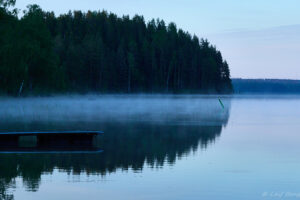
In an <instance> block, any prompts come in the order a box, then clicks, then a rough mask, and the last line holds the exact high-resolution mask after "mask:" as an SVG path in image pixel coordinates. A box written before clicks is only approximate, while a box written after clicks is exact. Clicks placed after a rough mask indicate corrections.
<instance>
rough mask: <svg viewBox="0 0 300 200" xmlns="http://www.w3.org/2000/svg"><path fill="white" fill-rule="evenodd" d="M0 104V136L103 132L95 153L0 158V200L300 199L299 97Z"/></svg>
mask: <svg viewBox="0 0 300 200" xmlns="http://www.w3.org/2000/svg"><path fill="white" fill-rule="evenodd" d="M221 99H222V101H223V103H224V106H225V108H224V109H223V108H222V106H221V105H220V103H219V101H218V97H216V96H209V97H206V96H104V97H98V96H85V97H82V96H73V97H56V98H25V99H10V98H2V99H0V101H1V105H0V109H1V113H0V129H1V131H43V130H103V131H104V132H105V134H104V135H102V136H100V137H98V138H97V142H98V144H99V147H100V148H101V149H102V150H103V152H101V153H81V154H71V153H67V154H66V153H65V154H3V153H1V152H0V199H39V200H40V199H45V200H48V199H49V200H50V199H80V200H81V199H89V200H93V199H128V200H132V199H149V200H153V199H166V200H176V199H207V200H209V199H212V200H214V199H216V200H217V199H220V200H224V199H229V200H235V199H236V200H241V199H243V200H245V199H246V200H247V199H251V200H252V199H266V200H268V199H300V132H299V130H300V101H299V100H300V97H287V96H282V97H233V98H230V97H225V96H224V97H221Z"/></svg>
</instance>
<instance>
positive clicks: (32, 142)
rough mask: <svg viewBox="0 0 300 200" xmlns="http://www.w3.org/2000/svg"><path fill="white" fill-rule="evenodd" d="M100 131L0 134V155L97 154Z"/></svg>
mask: <svg viewBox="0 0 300 200" xmlns="http://www.w3.org/2000/svg"><path fill="white" fill-rule="evenodd" d="M101 134H103V132H102V131H45V132H6V133H0V153H99V152H101V150H100V149H99V148H98V147H97V141H96V137H97V136H98V135H101Z"/></svg>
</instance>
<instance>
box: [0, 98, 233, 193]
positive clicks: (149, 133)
mask: <svg viewBox="0 0 300 200" xmlns="http://www.w3.org/2000/svg"><path fill="white" fill-rule="evenodd" d="M176 101H177V100H176ZM185 101H187V100H181V104H180V102H176V103H174V102H172V101H171V102H170V101H169V102H168V108H167V110H165V111H166V112H164V115H163V116H161V117H159V116H160V115H159V113H160V112H161V110H160V109H159V108H160V105H152V112H151V109H147V110H145V109H144V110H143V109H139V110H138V111H137V112H134V111H132V110H131V111H130V112H129V113H126V114H124V112H123V111H120V112H121V114H120V115H122V120H120V119H118V117H117V116H114V115H113V114H112V113H113V112H114V113H115V115H118V112H117V111H116V110H114V111H108V109H106V111H105V112H106V114H107V113H109V112H110V113H109V114H107V116H106V117H105V116H103V115H101V117H95V116H94V117H91V116H90V115H94V114H95V113H94V112H92V113H89V114H90V115H89V114H86V113H85V114H83V113H82V115H85V116H86V118H85V119H84V120H82V118H81V116H80V115H79V116H80V117H79V118H76V120H74V118H73V119H70V118H65V119H64V120H54V119H52V120H50V118H51V117H49V116H48V117H47V120H43V119H42V117H40V119H41V120H36V116H38V115H40V114H41V113H43V112H44V111H40V112H41V113H39V112H36V113H35V115H34V116H33V117H32V119H30V116H31V115H30V114H28V113H27V114H25V115H28V116H27V118H26V119H20V118H19V117H18V114H15V115H14V116H15V117H11V118H10V119H9V120H7V122H6V123H5V124H2V125H1V129H2V130H6V131H7V130H14V131H18V130H22V131H24V130H35V131H37V130H39V131H40V130H102V131H104V132H105V134H104V135H103V136H100V137H97V138H96V141H95V142H96V143H97V146H99V147H100V148H101V149H102V150H103V152H101V153H97V154H47V153H46V154H38V155H37V154H0V199H13V196H12V195H10V194H8V193H7V189H8V188H13V187H15V186H16V178H17V177H21V178H22V180H23V184H24V186H25V187H26V189H27V190H29V191H37V190H38V188H39V185H40V184H41V175H42V174H44V173H52V172H53V171H54V169H60V171H61V172H62V171H64V172H66V173H70V174H81V173H86V174H93V175H102V176H105V175H107V174H109V173H113V172H115V171H116V170H118V169H122V170H128V169H133V170H137V171H141V170H142V169H143V167H144V166H145V164H146V165H147V166H150V167H161V166H163V165H164V164H165V163H168V164H170V165H173V164H175V162H176V160H177V159H178V158H181V157H183V156H185V155H188V154H189V153H191V152H194V151H196V150H198V149H199V147H201V148H202V149H205V148H207V146H208V145H209V144H211V143H214V142H215V140H216V138H217V137H218V136H220V134H221V131H222V128H223V127H224V126H225V125H226V124H227V121H228V118H229V109H230V102H229V100H228V99H227V100H225V102H224V103H225V105H226V106H225V110H223V109H222V108H221V107H220V105H218V101H217V100H215V99H206V100H202V103H199V102H197V105H196V106H195V105H194V104H191V105H189V106H191V107H193V109H191V108H190V107H188V104H186V103H187V102H185ZM188 101H191V100H190V99H189V100H188ZM212 102H213V103H212ZM94 103H95V102H93V104H94ZM110 103H111V102H110ZM97 105H98V104H97ZM116 105H117V104H116ZM92 106H94V107H95V105H92ZM125 106H127V107H128V105H125ZM130 106H133V105H132V104H131V105H130ZM184 107H187V108H184ZM161 108H163V107H161ZM183 108H184V109H185V110H184V111H183ZM25 109H27V108H25ZM129 109H130V108H129ZM131 109H132V108H131ZM89 110H92V108H89ZM121 110H122V109H121ZM197 110H198V111H197ZM171 111H172V112H171ZM176 111H178V112H176ZM51 112H52V111H51ZM76 112H78V111H76ZM168 112H169V113H168ZM73 114H74V113H73ZM77 114H80V113H77ZM74 116H77V115H75V114H74ZM154 116H155V117H154ZM2 117H3V116H2ZM57 117H58V118H60V117H61V116H57ZM79 119H80V120H79ZM117 119H118V120H117Z"/></svg>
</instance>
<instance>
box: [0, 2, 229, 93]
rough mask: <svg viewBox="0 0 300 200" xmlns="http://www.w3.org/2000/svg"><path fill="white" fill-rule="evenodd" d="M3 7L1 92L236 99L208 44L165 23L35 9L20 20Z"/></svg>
mask: <svg viewBox="0 0 300 200" xmlns="http://www.w3.org/2000/svg"><path fill="white" fill-rule="evenodd" d="M14 3H15V1H13V0H6V1H4V0H0V6H1V9H2V11H1V13H2V14H1V16H5V18H6V20H3V19H4V17H2V18H0V20H1V25H3V26H0V33H1V35H2V37H1V38H0V44H1V46H0V84H1V85H0V90H1V91H2V92H3V93H6V94H12V95H17V94H18V91H19V88H20V85H21V84H22V82H24V92H28V93H49V92H59V91H72V92H109V93H114V92H121V93H136V92H150V93H162V92H168V93H208V92H213V93H216V92H218V93H221V92H226V93H230V92H232V86H231V80H230V72H229V67H228V64H227V63H226V61H224V60H223V58H222V55H221V53H220V52H219V51H218V50H217V49H216V48H215V47H214V46H211V45H210V44H209V42H207V41H206V40H199V39H198V38H197V37H196V36H191V35H190V34H189V33H187V32H184V31H183V30H181V29H177V27H176V25H175V24H174V23H170V24H169V25H166V24H165V22H164V21H163V20H156V21H155V20H152V21H150V22H148V23H147V24H146V23H145V21H144V18H143V17H142V16H134V17H133V18H132V19H130V18H129V17H128V16H123V17H122V18H120V17H117V16H116V15H114V14H111V13H110V14H109V13H107V12H105V11H102V12H91V11H89V12H87V13H83V12H81V11H74V12H73V13H72V12H69V13H68V14H64V15H61V16H59V17H56V16H55V15H54V13H53V12H44V11H42V10H41V8H40V7H39V6H37V5H30V6H28V9H27V11H26V12H24V16H23V17H22V18H21V19H17V18H16V16H15V15H13V13H11V12H9V11H8V7H10V6H12V5H14Z"/></svg>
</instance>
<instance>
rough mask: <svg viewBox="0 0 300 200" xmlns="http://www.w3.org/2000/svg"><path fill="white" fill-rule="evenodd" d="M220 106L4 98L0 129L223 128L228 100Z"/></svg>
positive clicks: (138, 99)
mask: <svg viewBox="0 0 300 200" xmlns="http://www.w3.org/2000/svg"><path fill="white" fill-rule="evenodd" d="M223 103H224V106H225V109H223V108H222V106H221V105H220V102H219V100H218V98H217V97H204V98H203V97H201V96H180V95H178V96H168V95H166V96H163V95H162V96H159V95H154V96H151V95H148V96H147V95H144V96H143V95H142V96H138V95H137V96H134V95H131V96H126V95H119V96H73V97H51V98H24V99H23V98H20V99H18V98H5V99H1V105H0V110H1V114H0V121H1V124H0V129H2V130H3V131H4V130H5V129H7V128H8V127H6V126H5V124H6V125H7V124H9V123H19V124H20V123H23V124H30V123H37V122H38V123H52V122H62V121H63V122H65V123H66V122H68V123H71V122H76V123H77V122H82V123H84V122H98V123H104V122H112V123H121V122H145V123H154V124H159V123H164V124H165V123H169V124H181V125H184V124H185V125H187V124H188V125H223V124H225V123H226V120H225V121H224V118H226V116H227V115H228V112H229V110H230V100H229V98H225V99H223ZM22 128H26V127H22ZM27 128H28V127H27ZM46 128H47V127H46ZM74 128H76V127H74V126H70V127H68V128H67V129H74ZM81 128H83V127H81ZM99 128H101V127H99ZM10 129H14V128H13V127H12V128H9V130H10ZM90 129H91V127H88V126H87V127H85V129H84V130H90ZM28 131H34V130H28Z"/></svg>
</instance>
